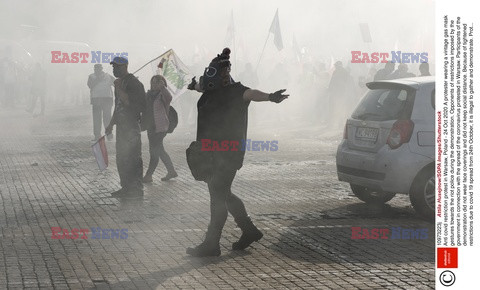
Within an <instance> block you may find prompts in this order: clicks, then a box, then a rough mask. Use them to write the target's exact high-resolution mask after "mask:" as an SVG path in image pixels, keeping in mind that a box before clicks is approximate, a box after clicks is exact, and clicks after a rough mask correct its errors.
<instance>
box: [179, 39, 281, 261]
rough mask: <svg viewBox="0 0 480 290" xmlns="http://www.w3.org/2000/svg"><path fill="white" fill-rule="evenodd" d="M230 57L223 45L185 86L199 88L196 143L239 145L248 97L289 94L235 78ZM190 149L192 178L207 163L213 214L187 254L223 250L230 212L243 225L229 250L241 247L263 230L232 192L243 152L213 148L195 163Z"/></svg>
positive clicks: (271, 98) (243, 135)
mask: <svg viewBox="0 0 480 290" xmlns="http://www.w3.org/2000/svg"><path fill="white" fill-rule="evenodd" d="M229 59H230V49H229V48H225V49H224V50H223V51H222V53H221V54H219V55H217V57H215V58H214V59H213V60H212V61H211V63H210V65H209V66H208V67H207V68H206V69H205V72H204V74H203V76H202V77H200V80H199V82H198V83H197V81H196V80H195V77H194V78H193V79H192V82H191V83H190V85H189V86H188V89H190V90H196V91H198V92H201V93H203V94H202V96H201V97H200V99H199V101H198V103H197V109H198V119H197V138H196V141H195V142H193V143H192V145H194V144H195V143H196V144H198V143H200V142H201V140H202V139H210V140H216V141H222V140H234V141H238V142H239V144H240V142H241V140H242V139H243V140H246V139H247V138H246V137H247V119H248V106H249V104H250V102H251V101H254V102H263V101H271V102H275V103H280V102H282V101H283V100H285V99H286V98H287V97H288V95H286V94H284V92H285V90H279V91H276V92H275V93H272V94H267V93H264V92H261V91H259V90H255V89H250V88H248V87H246V86H244V85H242V84H241V83H240V82H234V81H233V79H232V78H231V76H230V71H231V63H230V60H229ZM192 145H191V146H190V147H192ZM190 149H191V148H189V149H187V162H188V165H189V167H190V169H191V170H192V174H193V175H194V177H195V176H196V173H195V172H198V171H197V169H198V168H206V167H208V168H209V169H208V173H207V175H208V177H207V178H205V179H204V181H205V182H206V183H207V184H208V190H209V192H210V214H211V216H210V224H209V226H208V230H207V233H206V237H205V240H204V241H203V242H202V243H201V244H199V245H198V246H196V247H193V248H188V249H187V254H189V255H191V256H195V257H205V256H219V255H220V254H221V252H220V236H221V234H222V230H223V227H224V225H225V222H226V219H227V215H228V212H230V213H231V214H232V216H233V217H234V219H235V222H236V223H237V225H238V226H239V227H240V229H241V230H242V235H241V237H240V239H239V240H238V241H237V242H235V243H233V245H232V249H233V250H244V249H246V248H247V247H248V246H250V244H252V243H253V242H255V241H258V240H260V239H261V238H262V237H263V233H262V232H261V231H260V230H259V229H258V228H257V227H256V226H255V225H254V224H253V222H252V220H251V218H250V217H249V216H248V214H247V211H246V209H245V205H244V204H243V202H242V200H241V199H240V198H239V197H237V196H236V195H235V194H233V193H232V191H231V187H232V183H233V180H234V178H235V175H236V173H237V170H239V169H240V168H241V167H242V165H243V159H244V155H245V151H242V150H238V151H215V152H211V153H212V155H211V156H212V158H211V159H209V160H208V161H207V163H209V164H205V163H206V162H205V161H204V160H202V162H201V163H202V164H200V163H195V162H193V161H192V160H198V158H195V156H194V157H193V158H192V156H191V155H190V154H195V155H199V154H201V152H198V151H194V150H190ZM205 166H206V167H205ZM195 168H197V169H195ZM197 180H201V179H197Z"/></svg>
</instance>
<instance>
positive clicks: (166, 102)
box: [143, 75, 178, 183]
mask: <svg viewBox="0 0 480 290" xmlns="http://www.w3.org/2000/svg"><path fill="white" fill-rule="evenodd" d="M171 101H172V95H171V94H170V92H169V91H168V90H167V81H166V80H165V78H164V77H163V76H161V75H155V76H153V77H152V79H151V80H150V90H149V91H148V92H147V102H146V104H147V108H146V111H145V118H144V122H145V123H146V129H147V136H148V147H149V151H150V162H149V163H148V169H147V172H146V173H145V176H144V177H143V182H144V183H149V182H152V181H153V178H152V176H153V173H154V172H155V169H156V168H157V165H158V161H159V159H161V160H162V162H163V164H164V165H165V167H166V168H167V175H166V176H165V177H163V178H162V179H161V180H162V181H167V180H170V179H172V178H175V177H177V176H178V174H177V172H176V171H175V168H174V167H173V163H172V160H171V159H170V156H169V155H168V153H167V152H166V151H165V147H164V146H163V139H164V138H165V136H166V135H167V130H168V126H169V120H168V112H169V110H170V102H171Z"/></svg>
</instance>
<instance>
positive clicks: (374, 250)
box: [269, 203, 435, 264]
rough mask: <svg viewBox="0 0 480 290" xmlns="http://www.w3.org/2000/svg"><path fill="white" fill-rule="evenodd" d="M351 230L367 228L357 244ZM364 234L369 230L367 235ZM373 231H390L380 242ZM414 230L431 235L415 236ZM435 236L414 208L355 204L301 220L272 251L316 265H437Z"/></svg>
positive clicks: (284, 235) (431, 225)
mask: <svg viewBox="0 0 480 290" xmlns="http://www.w3.org/2000/svg"><path fill="white" fill-rule="evenodd" d="M352 227H361V228H362V230H361V232H360V234H358V233H357V234H355V237H357V239H354V238H352V236H353V230H352ZM399 227H400V228H401V229H399ZM364 229H367V230H368V232H367V233H366V234H364ZM373 229H377V230H376V231H380V229H387V230H388V233H387V232H385V235H384V237H386V238H384V239H382V238H380V237H381V236H382V235H378V236H377V237H376V238H375V236H374V235H372V234H373V232H372V230H373ZM399 230H400V232H402V231H403V230H405V231H406V234H405V236H400V237H399V236H398V235H395V236H393V232H394V231H395V233H399ZM415 230H418V232H424V233H426V235H425V234H424V235H416V234H414V233H412V231H415ZM367 235H368V237H367ZM434 235H435V229H434V225H433V224H432V223H429V222H426V221H423V220H421V219H419V218H417V217H415V213H414V212H413V210H411V209H405V210H404V209H398V208H395V209H394V208H391V207H390V206H389V205H388V204H386V205H379V206H372V205H368V204H365V203H355V204H349V205H346V206H341V207H338V208H335V209H331V210H328V211H324V212H313V213H308V214H304V215H303V216H299V217H298V218H297V219H295V220H293V223H291V224H288V226H286V227H284V228H283V229H282V231H281V235H280V237H279V238H278V239H279V240H278V242H277V243H274V244H272V245H271V246H270V247H269V248H271V249H272V250H275V251H277V252H280V253H282V254H283V255H285V256H287V257H289V258H290V259H294V260H302V261H307V262H311V263H327V264H330V263H362V264H365V263H367V264H368V263H409V262H425V263H432V264H433V263H434V262H435V255H434V253H435V241H434V239H435V237H434ZM359 236H361V237H363V238H358V237H359Z"/></svg>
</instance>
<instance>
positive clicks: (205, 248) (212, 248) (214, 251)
mask: <svg viewBox="0 0 480 290" xmlns="http://www.w3.org/2000/svg"><path fill="white" fill-rule="evenodd" d="M221 235H222V230H221V229H220V230H218V229H215V228H213V227H211V226H209V227H208V230H207V233H206V235H205V240H204V241H203V242H202V243H201V244H200V245H198V246H196V247H195V248H187V254H188V255H190V256H193V257H210V256H216V257H218V256H220V254H221V251H220V236H221Z"/></svg>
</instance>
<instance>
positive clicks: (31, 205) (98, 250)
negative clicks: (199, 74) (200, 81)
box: [0, 105, 435, 289]
mask: <svg viewBox="0 0 480 290" xmlns="http://www.w3.org/2000/svg"><path fill="white" fill-rule="evenodd" d="M49 109H50V110H49V111H48V110H47V115H46V116H45V117H37V118H33V117H32V116H31V115H29V114H27V113H26V112H25V111H24V110H21V109H17V110H13V111H0V129H1V131H0V197H1V206H0V248H1V251H2V253H1V255H0V289H5V288H7V289H23V288H33V289H38V288H44V289H52V288H55V289H176V288H181V289H190V288H198V289H217V288H218V289H233V288H236V289H238V288H240V289H246V288H250V289H251V288H257V289H284V288H296V289H299V288H312V289H431V288H433V287H434V284H435V283H434V262H435V256H434V249H435V246H434V233H435V229H434V225H433V224H431V223H429V222H426V221H423V220H422V219H420V218H419V217H418V216H416V214H415V212H414V210H413V208H412V207H411V205H410V201H409V198H408V196H406V195H397V196H396V197H395V198H394V199H393V200H392V201H390V202H389V203H387V204H386V205H382V206H372V205H367V204H365V203H363V202H361V201H360V200H358V199H357V198H356V197H354V196H352V195H351V192H350V188H349V185H348V184H347V183H342V182H339V181H338V180H337V175H336V166H335V151H336V147H337V145H338V142H339V141H340V139H341V138H342V132H336V133H325V132H324V128H322V127H312V128H311V129H300V128H301V126H298V127H291V128H285V129H284V130H282V132H277V131H275V130H268V129H267V128H269V127H268V126H267V127H261V126H258V125H257V127H250V128H249V138H251V139H252V140H253V139H254V140H278V141H279V142H278V144H279V146H278V147H279V149H278V151H275V152H272V151H263V152H247V153H246V158H245V162H244V166H243V168H242V169H241V170H240V171H239V172H238V174H237V178H236V179H235V181H234V183H233V188H232V190H233V192H234V193H235V194H237V195H238V196H239V197H241V198H242V199H243V201H244V202H245V204H246V207H247V210H248V212H249V214H250V215H251V216H252V219H253V220H254V221H255V223H256V224H257V226H258V227H259V228H261V230H262V231H263V232H264V238H263V239H261V240H260V241H259V242H258V243H254V244H252V246H251V247H250V248H248V249H247V250H246V251H240V252H234V251H231V250H230V248H231V244H232V243H233V242H235V241H236V240H237V239H238V238H239V236H240V234H241V231H240V229H238V228H236V226H235V224H234V222H233V218H232V217H231V216H229V218H228V220H227V224H226V225H225V230H224V234H223V236H222V240H221V247H222V248H221V250H222V255H221V256H220V257H217V258H191V257H189V256H187V255H186V253H185V249H186V248H187V247H190V246H193V245H196V244H198V243H200V242H201V241H202V237H203V235H204V233H205V230H206V227H207V224H208V221H209V195H208V190H207V186H206V184H205V183H203V182H198V181H195V180H194V179H193V177H192V175H191V173H190V171H189V169H188V166H187V164H186V160H185V149H186V148H187V147H188V145H189V144H190V142H191V141H193V140H194V139H195V132H194V126H193V127H191V128H188V127H186V126H182V127H179V128H177V129H176V131H175V132H174V133H173V134H171V135H168V136H167V137H166V139H165V144H166V145H165V146H166V150H167V152H168V153H169V154H170V156H171V157H172V161H173V163H174V164H175V167H176V169H177V172H178V174H179V177H178V178H176V179H173V180H171V181H168V182H162V181H160V178H161V177H163V176H164V175H165V174H166V170H165V168H164V166H163V164H161V163H160V164H159V166H158V168H157V171H156V172H155V174H154V176H153V179H154V182H153V183H151V184H147V185H146V186H145V197H144V199H143V200H129V201H123V200H118V199H115V198H112V197H111V196H110V193H111V192H113V191H115V190H117V189H119V179H118V174H117V170H116V164H115V142H114V141H109V142H107V147H108V153H109V163H110V164H109V168H108V169H107V170H105V171H103V172H100V171H99V170H98V166H97V164H96V162H95V159H94V157H93V154H92V149H91V145H92V141H91V139H92V137H93V135H92V130H91V128H92V120H91V111H90V110H91V108H90V106H89V105H82V106H80V107H77V108H73V107H57V108H49ZM257 124H258V121H257ZM142 145H143V161H144V167H146V166H147V165H148V160H149V155H148V141H147V136H146V134H145V133H142ZM52 227H61V228H63V229H68V230H70V231H71V230H72V229H74V228H77V229H91V228H97V227H100V228H102V229H127V230H128V237H127V238H126V239H120V238H114V239H103V238H102V239H93V238H92V233H91V230H90V232H89V234H88V239H81V238H78V239H53V238H52V230H51V228H52ZM352 227H362V228H368V229H373V228H379V229H384V228H387V229H390V231H391V230H392V228H394V227H402V228H407V229H425V228H426V229H428V238H427V239H391V238H390V236H389V238H388V239H352V229H351V228H352Z"/></svg>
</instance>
